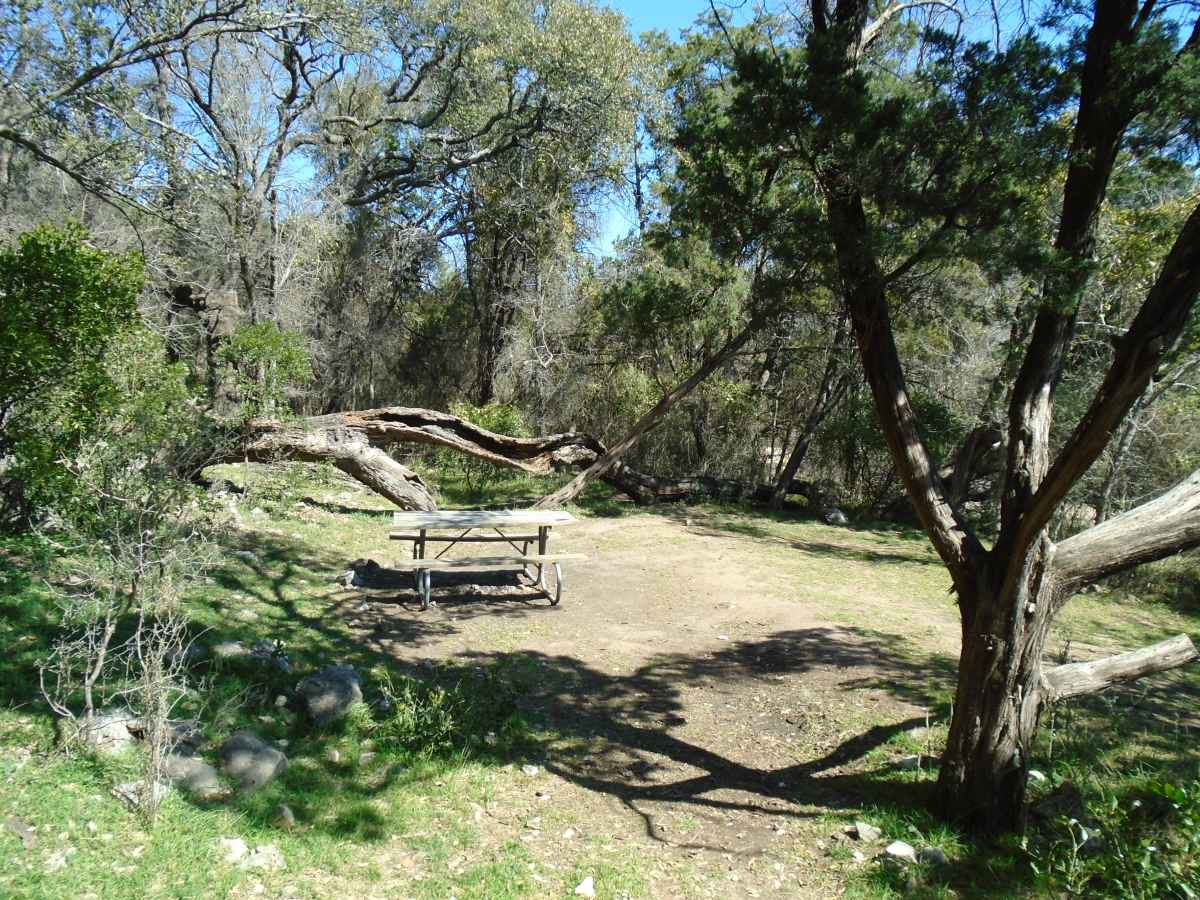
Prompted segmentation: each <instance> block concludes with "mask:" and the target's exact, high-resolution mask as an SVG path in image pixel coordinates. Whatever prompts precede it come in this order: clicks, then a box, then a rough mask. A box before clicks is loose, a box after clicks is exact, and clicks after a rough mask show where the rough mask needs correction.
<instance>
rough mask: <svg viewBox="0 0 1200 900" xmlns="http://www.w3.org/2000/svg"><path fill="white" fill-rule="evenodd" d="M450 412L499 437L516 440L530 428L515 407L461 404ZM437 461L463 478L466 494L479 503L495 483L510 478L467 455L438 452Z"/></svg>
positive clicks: (452, 451)
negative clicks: (511, 437)
mask: <svg viewBox="0 0 1200 900" xmlns="http://www.w3.org/2000/svg"><path fill="white" fill-rule="evenodd" d="M450 412H452V413H453V414H454V415H456V416H458V417H459V418H461V419H466V420H467V421H468V422H471V423H472V424H475V425H478V426H479V427H480V428H486V429H487V430H488V431H494V432H496V433H497V434H507V435H511V436H513V437H527V436H528V435H529V426H528V425H527V424H526V422H525V417H524V416H523V415H522V414H521V411H520V410H519V409H517V408H516V407H515V406H509V405H507V404H504V403H488V404H486V405H484V406H475V405H474V404H472V403H466V402H462V403H453V404H451V405H450ZM436 461H437V464H438V466H439V468H441V469H443V470H444V471H447V472H451V473H453V474H456V475H458V476H459V477H461V478H462V480H463V483H464V485H465V487H466V489H467V493H468V494H469V495H470V496H472V497H474V498H476V499H480V498H482V497H484V496H485V495H486V494H487V493H488V491H489V489H490V488H491V487H492V485H493V484H494V483H495V482H497V481H498V480H500V479H501V478H504V477H506V476H507V475H508V474H509V472H508V471H507V470H504V469H501V468H500V467H499V466H495V465H492V464H491V463H490V462H487V461H485V460H482V459H476V458H475V457H474V456H468V455H467V454H465V453H459V452H458V451H456V450H439V451H438V452H437V454H436Z"/></svg>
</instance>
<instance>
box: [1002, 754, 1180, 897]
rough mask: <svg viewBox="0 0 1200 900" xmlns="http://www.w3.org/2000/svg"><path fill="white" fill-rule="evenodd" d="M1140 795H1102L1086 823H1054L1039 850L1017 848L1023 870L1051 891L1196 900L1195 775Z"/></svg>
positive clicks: (1147, 789) (1147, 788) (1152, 785)
mask: <svg viewBox="0 0 1200 900" xmlns="http://www.w3.org/2000/svg"><path fill="white" fill-rule="evenodd" d="M1138 793H1139V794H1140V796H1137V797H1133V796H1125V797H1120V796H1118V795H1117V794H1115V793H1112V792H1105V793H1103V794H1102V795H1101V797H1100V799H1099V801H1098V802H1096V803H1093V804H1091V805H1090V807H1089V813H1090V817H1091V819H1090V821H1089V823H1088V824H1084V823H1081V822H1080V821H1079V820H1077V819H1069V820H1059V825H1060V829H1061V830H1060V831H1059V833H1058V834H1057V835H1056V836H1055V839H1054V840H1053V841H1052V842H1051V843H1050V844H1049V846H1048V847H1046V848H1038V847H1036V846H1031V844H1030V842H1029V841H1026V842H1025V846H1026V849H1027V850H1028V851H1029V853H1030V856H1031V866H1032V867H1033V869H1034V871H1035V873H1037V874H1038V875H1039V876H1040V877H1041V878H1042V879H1043V880H1044V881H1045V882H1047V887H1049V888H1050V889H1052V890H1054V891H1067V892H1068V893H1070V894H1073V895H1079V896H1087V897H1120V898H1132V900H1142V898H1146V900H1149V898H1158V897H1173V898H1189V900H1190V898H1195V897H1200V776H1198V777H1197V778H1195V779H1194V780H1193V781H1192V782H1191V783H1190V784H1187V783H1185V784H1181V785H1179V784H1171V783H1166V782H1151V783H1149V784H1148V785H1146V786H1145V789H1144V790H1143V791H1141V792H1138Z"/></svg>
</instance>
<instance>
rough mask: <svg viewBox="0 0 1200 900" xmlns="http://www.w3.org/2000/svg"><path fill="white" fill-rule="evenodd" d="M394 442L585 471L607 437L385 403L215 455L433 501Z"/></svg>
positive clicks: (623, 484)
mask: <svg viewBox="0 0 1200 900" xmlns="http://www.w3.org/2000/svg"><path fill="white" fill-rule="evenodd" d="M399 445H426V446H432V447H444V448H447V449H450V450H454V451H456V452H459V453H464V454H466V455H468V456H472V457H475V458H476V459H482V460H486V461H487V462H490V463H492V464H494V465H497V466H502V467H504V468H508V469H515V470H518V471H521V472H528V473H530V474H533V475H548V474H550V473H552V472H559V471H581V470H586V469H587V468H588V467H589V466H591V465H592V464H593V463H595V462H596V461H597V460H598V459H600V458H601V457H602V456H603V455H604V453H605V447H604V444H602V443H601V442H600V441H599V440H597V439H596V438H594V437H592V436H591V435H588V434H582V433H579V432H564V433H561V434H550V435H543V436H540V437H530V438H522V437H513V436H511V435H505V434H497V433H496V432H493V431H488V430H487V429H486V428H481V427H480V426H478V425H475V424H473V423H471V422H468V421H467V420H465V419H462V418H460V417H458V416H455V415H451V414H450V413H444V412H438V411H436V410H429V409H420V408H416V407H403V406H389V407H383V408H380V409H365V410H356V411H353V412H342V413H333V414H330V415H325V416H312V417H309V418H304V419H295V420H288V421H280V420H276V419H257V420H253V421H251V422H249V423H248V424H247V425H246V427H245V430H244V431H243V432H242V433H241V434H240V435H239V436H238V437H237V439H236V440H232V441H228V442H226V443H225V445H224V449H223V450H222V451H221V452H220V453H219V454H217V456H216V458H215V459H214V460H212V461H213V462H274V461H279V460H299V461H305V462H328V463H330V464H332V465H333V466H335V467H336V468H337V469H339V470H341V471H342V472H345V473H346V474H347V475H349V476H351V477H352V478H355V479H357V480H358V481H360V482H362V483H363V484H365V485H366V486H367V487H369V488H370V489H371V490H373V491H375V492H376V493H378V494H379V495H381V496H383V497H386V498H387V499H388V500H390V501H392V502H393V503H395V504H396V505H397V506H398V507H400V508H401V509H406V510H428V509H436V508H437V504H436V501H435V500H434V498H433V493H432V491H431V490H430V487H429V485H427V484H425V482H424V481H423V480H422V479H421V477H420V476H419V475H418V474H417V473H416V472H414V471H413V470H412V469H410V468H409V467H408V466H405V465H404V464H403V463H401V462H398V461H397V460H396V459H394V458H393V457H392V456H391V455H390V454H389V453H388V450H390V449H391V448H393V447H396V446H399ZM600 479H601V480H602V481H604V482H605V483H607V484H609V485H610V486H612V487H613V488H615V489H616V490H618V491H621V492H622V493H624V494H627V495H628V496H629V497H630V499H632V500H633V501H634V502H635V503H637V504H638V505H642V506H647V505H653V504H655V503H671V502H680V501H685V500H692V499H714V500H726V501H752V502H761V503H766V502H768V501H769V500H770V497H771V492H772V487H771V486H770V485H752V484H747V483H745V482H738V481H730V480H727V479H720V478H712V477H709V476H695V477H690V478H664V477H660V476H657V475H652V474H649V473H646V472H640V471H638V470H636V469H634V468H632V467H630V466H628V465H626V464H625V463H623V462H621V461H619V460H618V461H616V462H615V463H614V464H613V465H612V466H610V467H609V468H608V469H607V470H606V471H605V472H604V474H603V475H601V476H600ZM791 492H792V493H795V494H801V495H803V496H805V497H806V498H808V500H809V503H808V504H807V505H803V504H797V503H789V504H788V506H789V507H790V508H792V509H797V510H803V511H811V512H814V513H815V514H818V515H825V514H827V513H828V509H827V507H830V505H831V504H834V505H835V500H834V499H831V498H832V495H831V494H830V492H829V490H828V489H827V488H826V487H824V486H822V485H816V484H812V483H809V482H805V481H793V482H792V486H791Z"/></svg>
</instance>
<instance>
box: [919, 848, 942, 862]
mask: <svg viewBox="0 0 1200 900" xmlns="http://www.w3.org/2000/svg"><path fill="white" fill-rule="evenodd" d="M917 861H918V862H922V863H925V864H926V865H929V866H944V865H946V863H947V862H949V860H947V859H946V854H945V853H943V852H942V851H941V850H939V849H938V848H937V847H922V848H921V852H920V853H918V854H917Z"/></svg>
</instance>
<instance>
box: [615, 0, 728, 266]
mask: <svg viewBox="0 0 1200 900" xmlns="http://www.w3.org/2000/svg"><path fill="white" fill-rule="evenodd" d="M601 2H602V4H603V5H605V6H610V7H612V8H613V9H615V10H618V11H619V12H621V13H623V14H624V15H625V18H626V19H628V20H629V28H630V30H631V31H632V32H633V33H634V35H639V34H641V33H642V32H644V31H651V30H653V29H660V30H662V31H665V32H667V34H668V35H669V36H670V37H672V38H678V37H679V32H680V30H681V29H684V28H688V27H690V26H691V25H692V24H693V23H694V22H695V21H696V18H697V17H698V16H700V15H701V14H703V13H704V12H706V11H707V10H708V8H709V6H708V2H707V0H601ZM635 224H636V218H635V216H634V210H633V202H632V199H631V198H628V197H624V198H613V199H612V200H611V201H609V202H608V203H606V204H605V207H604V208H603V209H602V210H601V211H600V236H599V238H598V239H597V240H596V241H594V242H593V243H592V249H593V252H595V253H598V254H601V255H608V254H610V253H611V252H612V247H613V243H614V242H615V241H617V240H618V239H620V238H622V237H624V236H625V235H626V234H628V233H629V232H630V231H631V230H632V229H633V228H634V226H635Z"/></svg>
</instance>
